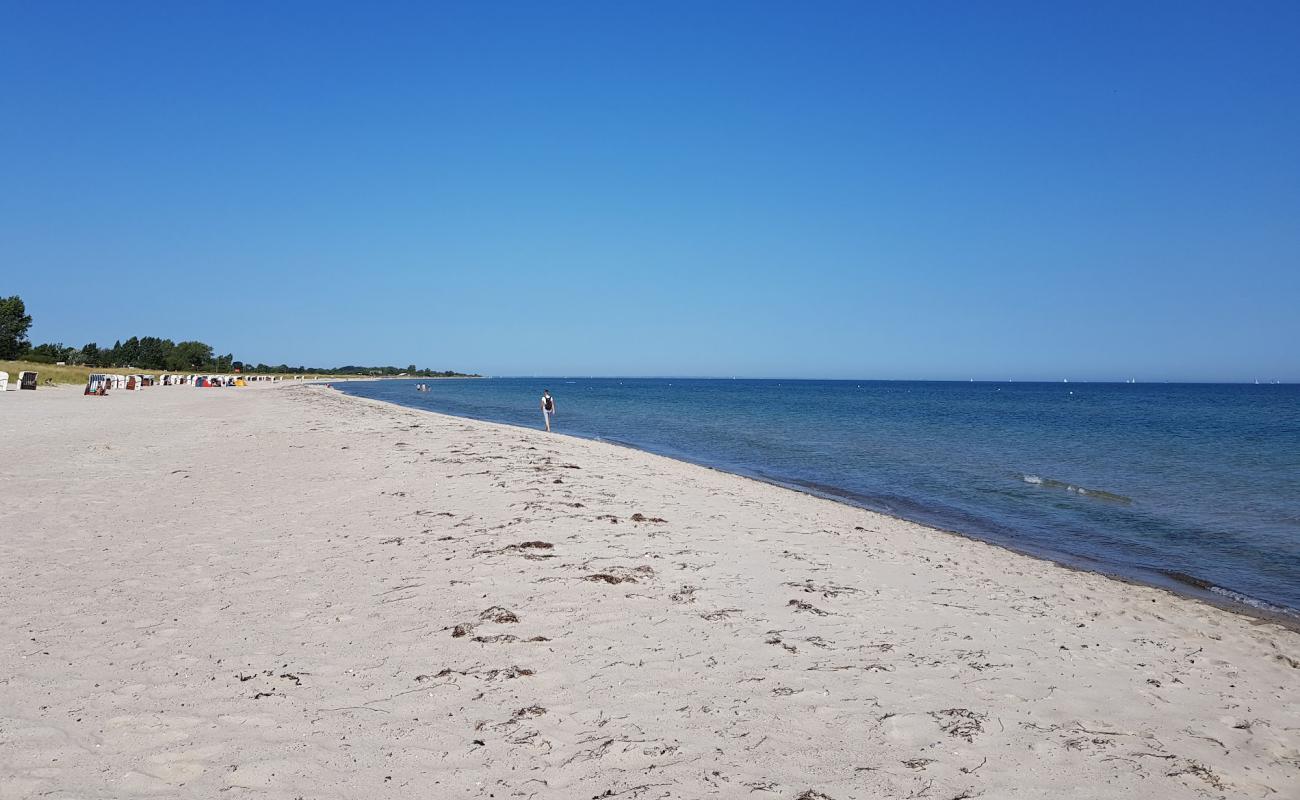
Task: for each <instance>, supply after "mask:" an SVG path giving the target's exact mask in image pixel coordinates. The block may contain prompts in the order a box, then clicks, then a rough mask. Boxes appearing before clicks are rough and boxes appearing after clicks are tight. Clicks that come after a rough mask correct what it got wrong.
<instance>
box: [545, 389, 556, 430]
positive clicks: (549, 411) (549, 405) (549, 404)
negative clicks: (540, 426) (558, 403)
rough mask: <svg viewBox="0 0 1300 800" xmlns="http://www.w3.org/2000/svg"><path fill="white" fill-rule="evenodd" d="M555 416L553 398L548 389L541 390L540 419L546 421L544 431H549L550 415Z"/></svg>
mask: <svg viewBox="0 0 1300 800" xmlns="http://www.w3.org/2000/svg"><path fill="white" fill-rule="evenodd" d="M553 416H555V398H554V397H551V390H550V389H543V390H542V419H543V420H544V421H545V422H546V432H547V433H550V432H551V417H553Z"/></svg>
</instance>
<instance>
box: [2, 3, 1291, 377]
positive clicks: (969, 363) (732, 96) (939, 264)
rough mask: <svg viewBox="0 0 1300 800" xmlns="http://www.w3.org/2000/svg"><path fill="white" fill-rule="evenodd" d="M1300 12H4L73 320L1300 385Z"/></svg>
mask: <svg viewBox="0 0 1300 800" xmlns="http://www.w3.org/2000/svg"><path fill="white" fill-rule="evenodd" d="M1297 40H1300V4H1297V3H1294V2H1253V3H1248V4H1233V3H1226V2H1216V3H1195V2H1171V3H1155V2H1144V3H1096V2H1086V3H1076V4H1071V3H1042V2H1032V3H965V2H954V3H915V4H911V3H890V4H879V5H872V4H867V3H793V2H790V3H761V2H744V3H734V4H729V3H722V2H705V3H701V2H681V3H677V2H654V3H644V4H633V3H621V2H620V3H591V4H570V3H519V4H513V3H483V2H468V3H457V4H435V3H431V2H422V3H411V4H392V3H347V4H343V3H339V4H330V3H324V2H311V3H306V2H304V3H287V2H285V3H247V4H238V3H232V2H220V3H212V4H201V3H159V4H156V5H151V4H147V3H143V2H129V3H102V2H88V3H60V2H41V3H19V2H2V1H0V120H2V121H0V295H8V294H13V293H17V294H20V295H22V296H23V298H24V299H25V300H26V301H27V305H28V309H29V312H30V313H32V314H33V315H34V316H35V318H36V323H35V325H34V326H33V330H32V337H33V340H34V341H38V342H39V341H63V342H65V343H68V344H77V345H79V344H82V343H84V342H85V341H87V340H93V341H97V342H99V343H100V344H101V345H103V344H111V343H112V341H113V340H114V339H116V338H125V337H127V336H130V335H158V336H165V337H170V338H173V339H176V340H180V339H190V338H197V339H202V340H204V341H207V342H209V343H211V344H213V345H214V346H215V347H217V348H218V349H219V350H221V351H222V352H226V351H230V352H233V353H234V354H235V356H236V357H237V358H243V359H249V360H253V361H267V362H270V363H279V362H282V361H283V362H289V363H293V364H298V363H306V364H317V365H334V364H345V363H394V364H407V363H410V362H416V363H418V364H420V365H421V366H431V367H435V368H457V369H466V370H476V371H482V372H485V373H490V374H582V375H590V374H596V375H726V376H730V375H742V376H784V377H856V378H959V379H965V378H968V377H974V378H977V379H983V378H988V379H1007V378H1017V379H1034V378H1047V379H1060V378H1062V377H1069V378H1070V379H1071V380H1089V379H1107V378H1117V379H1124V378H1129V377H1134V378H1138V379H1147V380H1163V379H1193V380H1252V379H1254V378H1256V377H1258V378H1261V379H1273V378H1277V379H1283V380H1300V355H1298V353H1300V347H1298V346H1297V345H1298V344H1300V146H1298V145H1297V143H1300V48H1297V47H1296V46H1295V42H1296V41H1297Z"/></svg>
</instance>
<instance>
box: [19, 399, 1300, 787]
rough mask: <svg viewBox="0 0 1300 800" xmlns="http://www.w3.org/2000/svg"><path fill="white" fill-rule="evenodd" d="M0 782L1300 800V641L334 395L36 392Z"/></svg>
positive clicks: (860, 519) (931, 538)
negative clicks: (85, 395)
mask: <svg viewBox="0 0 1300 800" xmlns="http://www.w3.org/2000/svg"><path fill="white" fill-rule="evenodd" d="M0 440H2V441H3V443H4V444H3V453H4V457H3V459H0V501H2V502H3V506H4V516H3V523H2V526H0V634H2V636H3V638H2V639H0V798H6V799H7V798H23V797H37V796H52V797H74V796H75V797H112V798H128V797H196V798H197V797H203V798H207V797H226V798H239V797H258V798H286V799H288V798H297V797H303V798H347V797H351V798H355V797H367V798H370V797H374V798H384V797H392V798H407V797H447V798H459V797H496V798H513V797H520V798H584V799H585V798H606V797H610V798H614V797H616V798H669V797H672V798H698V797H760V798H768V797H770V798H788V799H789V800H794V799H795V798H803V800H826V798H831V799H832V800H851V799H852V798H859V799H861V800H866V799H867V798H908V797H925V798H934V800H958V798H974V797H988V798H1042V797H1052V796H1069V797H1076V798H1115V797H1139V796H1140V797H1143V798H1205V797H1215V798H1218V797H1223V798H1229V797H1231V798H1246V797H1258V798H1268V797H1274V798H1291V797H1298V796H1300V636H1298V635H1297V634H1296V633H1294V632H1291V631H1288V630H1285V629H1283V628H1280V627H1278V626H1277V625H1274V624H1271V623H1266V622H1260V621H1257V620H1253V619H1250V618H1247V617H1243V616H1239V615H1236V614H1233V613H1230V612H1227V611H1224V610H1220V609H1217V608H1213V607H1210V606H1208V605H1205V604H1202V603H1199V602H1196V601H1193V600H1188V599H1185V598H1180V597H1176V596H1173V595H1171V594H1169V593H1166V592H1164V591H1160V590H1157V589H1150V588H1144V587H1140V586H1133V585H1128V584H1125V583H1120V582H1117V581H1113V580H1110V579H1107V578H1103V577H1100V576H1097V575H1093V574H1089V573H1083V572H1077V571H1073V570H1069V569H1065V568H1061V567H1058V566H1055V565H1053V564H1050V563H1047V562H1043V561H1039V560H1036V559H1032V558H1029V557H1025V556H1021V555H1017V554H1014V553H1010V552H1008V551H1006V550H1003V549H1001V548H998V547H994V546H990V545H985V544H982V543H979V542H975V541H971V540H968V539H965V538H962V537H959V536H955V535H952V534H948V533H943V532H939V531H935V530H931V529H928V528H925V527H923V526H919V525H915V524H912V523H907V522H903V521H899V520H895V519H891V518H888V517H884V516H881V515H878V514H873V513H870V512H867V511H863V510H859V509H855V508H851V507H848V506H844V505H840V504H836V503H833V502H829V501H826V500H822V499H818V498H815V497H811V496H807V495H803V494H799V493H796V492H792V491H788V490H785V489H781V488H778V487H774V486H769V485H766V484H762V483H758V482H755V481H751V480H747V479H744V478H739V477H735V476H732V475H728V474H725V473H721V472H716V471H713V470H709V469H705V468H702V467H697V466H692V465H688V464H683V463H680V462H675V461H672V460H669V459H665V458H660V457H657V456H654V455H650V454H646V453H642V452H638V451H635V450H630V449H625V448H619V447H614V446H610V445H606V444H601V443H597V442H590V441H584V440H580V439H574V438H569V437H563V436H556V435H546V434H545V433H543V432H540V431H529V430H523V429H518V428H511V427H505V426H500V425H493V424H488V423H482V422H475V421H469V420H463V419H456V418H451V417H445V416H440V415H436V414H430V413H426V412H421V411H415V410H411V409H404V408H399V407H395V406H388V405H384V404H380V403H375V402H371V401H367V400H361V399H356V398H350V397H345V396H342V395H340V394H338V393H337V392H334V391H332V390H329V389H326V388H324V387H320V386H286V387H276V388H248V389H225V390H202V389H192V388H168V387H156V388H153V389H150V390H146V391H144V392H139V393H126V392H120V393H115V394H113V395H110V396H109V397H104V398H83V397H81V396H80V394H79V393H76V392H74V390H71V389H62V390H42V391H38V392H22V393H17V394H10V395H8V396H5V397H0Z"/></svg>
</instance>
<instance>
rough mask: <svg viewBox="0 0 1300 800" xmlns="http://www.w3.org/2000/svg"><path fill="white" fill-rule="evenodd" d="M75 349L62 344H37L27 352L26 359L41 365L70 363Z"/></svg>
mask: <svg viewBox="0 0 1300 800" xmlns="http://www.w3.org/2000/svg"><path fill="white" fill-rule="evenodd" d="M76 352H77V351H76V349H74V348H71V347H65V346H64V345H63V342H58V343H50V342H47V343H46V344H38V345H36V346H35V347H33V348H32V349H31V350H28V351H27V355H26V356H25V357H26V358H28V359H30V360H31V361H36V362H39V363H41V364H53V363H55V362H56V361H71V360H72V357H73V355H75V354H76Z"/></svg>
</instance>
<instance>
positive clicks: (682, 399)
mask: <svg viewBox="0 0 1300 800" xmlns="http://www.w3.org/2000/svg"><path fill="white" fill-rule="evenodd" d="M429 383H430V391H429V392H416V390H415V383H414V382H411V381H377V382H372V383H354V384H346V385H340V388H342V389H343V390H344V391H346V392H348V393H350V394H355V395H359V396H363V397H371V398H375V399H379V400H387V401H390V402H395V403H400V404H402V405H407V406H412V407H415V408H426V409H429V410H433V411H440V412H444V413H448V414H455V415H459V416H465V417H473V418H476V419H485V420H492V421H496V422H505V423H509V424H514V425H524V426H528V427H534V428H540V427H541V426H542V418H541V412H540V411H539V410H538V398H539V396H540V395H541V392H542V389H544V388H549V389H550V390H551V393H552V394H553V395H554V396H555V398H556V403H557V406H558V416H557V419H556V428H557V430H558V431H559V432H562V433H567V434H572V435H576V436H583V437H588V438H593V439H602V440H606V441H611V442H618V443H622V444H627V445H632V446H635V447H639V448H642V449H645V450H649V451H652V452H656V453H661V454H664V455H668V456H673V457H676V458H681V459H685V460H688V461H693V462H696V463H701V464H707V465H709V466H714V467H718V468H721V469H725V470H730V471H733V472H737V473H741V474H744V475H750V476H753V477H758V478H762V479H765V480H769V481H774V482H777V483H781V484H784V485H788V486H794V487H798V488H802V489H805V490H808V491H813V492H816V493H818V494H822V495H825V496H829V497H834V498H836V499H839V500H842V501H845V502H850V503H854V504H857V505H861V506H865V507H867V508H871V509H875V510H878V511H883V512H886V513H889V514H893V515H895V516H899V517H904V518H907V519H912V520H916V521H919V522H924V523H927V524H931V525H937V526H939V527H942V528H946V529H949V530H954V531H958V532H961V533H964V534H967V535H971V536H975V537H978V538H982V539H986V540H990V541H994V542H997V543H999V544H1004V545H1007V546H1010V547H1013V548H1015V549H1018V550H1022V551H1025V552H1029V553H1033V554H1035V555H1041V556H1046V557H1050V558H1053V559H1056V560H1058V561H1061V562H1064V563H1068V564H1071V565H1074V566H1079V567H1083V568H1087V569H1093V570H1097V571H1101V572H1105V573H1108V574H1115V575H1120V576H1124V577H1129V578H1134V579H1138V580H1141V581H1145V582H1148V583H1154V584H1157V585H1163V586H1168V587H1171V588H1177V589H1179V590H1181V591H1184V592H1188V593H1192V594H1202V595H1212V596H1213V597H1216V598H1220V599H1226V600H1230V601H1235V602H1241V603H1247V604H1250V605H1254V606H1256V607H1259V608H1262V609H1265V610H1272V611H1274V612H1277V611H1282V612H1283V613H1288V614H1291V615H1300V386H1295V385H1280V386H1279V385H1265V386H1255V385H1200V384H1195V385H1193V384H1182V385H1178V384H1095V383H1093V384H1065V383H1061V384H1046V383H1003V384H994V383H941V382H893V381H863V382H858V381H775V380H773V381H766V380H763V381H756V380H695V379H687V380H682V379H617V378H613V379H611V378H593V379H574V378H493V379H485V380H440V381H431V382H429Z"/></svg>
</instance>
